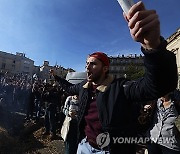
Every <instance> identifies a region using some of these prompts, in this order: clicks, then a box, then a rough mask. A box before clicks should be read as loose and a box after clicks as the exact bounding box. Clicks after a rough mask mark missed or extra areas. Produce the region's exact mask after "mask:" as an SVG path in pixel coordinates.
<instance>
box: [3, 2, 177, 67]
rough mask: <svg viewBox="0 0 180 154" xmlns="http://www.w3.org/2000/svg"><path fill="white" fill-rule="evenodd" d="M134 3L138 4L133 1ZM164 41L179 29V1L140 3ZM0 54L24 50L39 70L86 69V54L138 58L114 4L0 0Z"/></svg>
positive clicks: (138, 50) (119, 9)
mask: <svg viewBox="0 0 180 154" xmlns="http://www.w3.org/2000/svg"><path fill="white" fill-rule="evenodd" d="M134 1H135V2H137V0H134ZM142 1H143V2H144V4H145V6H146V8H147V9H155V10H156V11H157V13H158V15H159V19H160V22H161V35H162V36H164V37H165V38H167V37H169V36H170V35H172V34H173V33H174V32H175V31H176V30H177V29H178V28H180V9H179V6H180V0H142ZM0 51H4V52H8V53H13V54H15V53H16V52H22V53H25V54H26V57H28V58H30V59H32V60H34V63H35V65H36V66H42V64H43V61H44V60H48V61H49V62H50V65H55V64H58V65H61V66H63V67H64V68H73V69H75V70H76V71H84V70H85V68H84V66H85V61H86V58H87V55H88V54H90V53H92V52H94V51H103V52H105V53H107V54H108V56H117V55H122V54H124V55H129V54H135V53H136V54H140V53H141V52H140V44H139V43H137V42H134V41H133V40H132V38H131V36H130V34H129V29H128V27H127V23H126V21H125V20H124V18H123V15H122V9H121V7H120V5H119V4H118V2H117V0H0Z"/></svg>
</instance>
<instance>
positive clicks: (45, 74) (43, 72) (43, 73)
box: [36, 61, 75, 80]
mask: <svg viewBox="0 0 180 154" xmlns="http://www.w3.org/2000/svg"><path fill="white" fill-rule="evenodd" d="M50 69H53V70H55V72H56V74H57V75H58V76H60V77H62V78H65V77H66V74H67V73H68V72H75V71H74V70H73V69H71V68H67V69H65V68H64V67H62V66H59V65H55V66H50V65H49V61H44V63H43V65H42V66H40V67H39V72H36V74H37V75H38V76H39V77H40V78H41V79H43V80H45V79H46V80H49V79H51V78H52V77H51V76H50V74H49V71H50Z"/></svg>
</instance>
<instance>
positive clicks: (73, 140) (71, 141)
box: [63, 95, 78, 154]
mask: <svg viewBox="0 0 180 154" xmlns="http://www.w3.org/2000/svg"><path fill="white" fill-rule="evenodd" d="M77 112H78V96H77V95H74V96H68V97H67V99H66V101H65V105H64V108H63V113H64V114H65V115H66V116H68V117H71V118H72V119H71V121H70V126H69V131H68V134H67V138H66V140H65V141H64V144H65V154H75V153H76V151H77V146H78V144H77V119H76V118H77Z"/></svg>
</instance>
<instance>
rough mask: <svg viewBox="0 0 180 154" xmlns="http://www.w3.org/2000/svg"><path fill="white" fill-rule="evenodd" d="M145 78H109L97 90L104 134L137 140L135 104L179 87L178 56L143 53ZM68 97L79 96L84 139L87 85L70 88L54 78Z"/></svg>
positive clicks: (88, 85)
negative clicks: (70, 95)
mask: <svg viewBox="0 0 180 154" xmlns="http://www.w3.org/2000/svg"><path fill="white" fill-rule="evenodd" d="M144 54H145V57H144V65H145V75H144V77H143V78H140V79H138V80H136V81H127V80H126V79H124V78H119V79H114V78H113V77H111V76H108V77H107V78H106V80H105V81H104V82H103V83H102V85H100V86H99V87H97V90H96V93H97V94H96V97H97V99H96V100H97V108H98V111H99V119H100V122H101V124H102V127H103V130H104V131H105V132H109V134H110V136H115V137H117V136H134V134H135V133H136V130H135V129H134V122H133V114H132V102H134V101H141V102H142V101H147V100H153V99H157V98H159V97H160V96H163V95H165V94H166V93H168V92H170V91H173V90H174V89H175V88H176V85H177V66H176V58H175V55H174V54H173V53H172V52H170V51H167V50H165V49H164V50H160V51H156V52H152V53H147V52H145V51H144ZM55 79H56V80H57V81H59V82H60V84H61V85H62V87H63V88H64V89H65V90H67V91H68V92H69V93H72V94H76V95H79V103H80V105H79V113H78V126H79V132H80V136H79V137H80V138H79V139H82V138H83V137H84V134H83V132H84V114H85V111H86V108H87V105H88V103H89V100H90V99H91V96H90V92H89V87H90V84H91V83H89V82H87V81H83V82H82V83H80V84H77V85H71V84H70V83H68V82H67V81H66V80H64V79H61V78H59V77H57V76H55Z"/></svg>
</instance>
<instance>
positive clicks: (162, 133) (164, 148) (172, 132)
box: [147, 93, 180, 154]
mask: <svg viewBox="0 0 180 154" xmlns="http://www.w3.org/2000/svg"><path fill="white" fill-rule="evenodd" d="M172 95H173V93H169V94H167V95H165V96H163V97H161V98H159V99H158V101H157V107H156V112H155V114H154V118H153V123H152V126H151V128H150V129H149V131H148V133H147V136H148V137H149V138H150V139H151V142H150V143H149V144H148V153H149V154H179V153H180V132H179V130H178V129H177V127H176V126H175V120H176V119H177V118H178V116H179V114H180V113H178V110H177V109H179V108H180V103H179V102H180V100H179V101H177V100H175V99H174V100H173V96H172ZM175 104H176V105H175ZM176 108H177V109H176Z"/></svg>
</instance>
